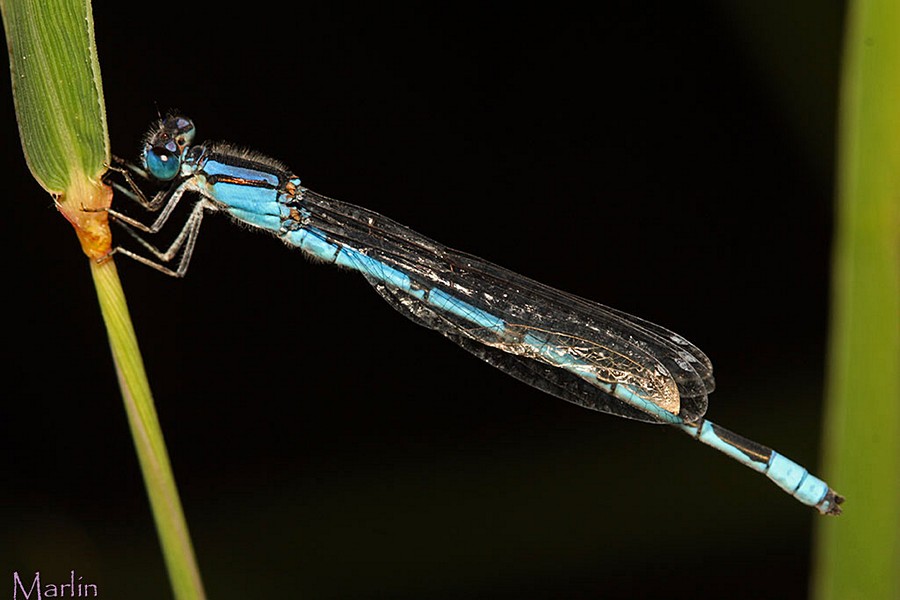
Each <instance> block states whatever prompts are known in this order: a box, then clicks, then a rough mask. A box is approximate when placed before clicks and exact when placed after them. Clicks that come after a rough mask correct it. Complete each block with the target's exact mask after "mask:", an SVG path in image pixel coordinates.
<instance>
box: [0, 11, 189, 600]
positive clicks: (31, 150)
mask: <svg viewBox="0 0 900 600" xmlns="http://www.w3.org/2000/svg"><path fill="white" fill-rule="evenodd" d="M0 10H2V13H3V25H4V29H5V31H6V40H7V45H8V48H9V57H10V59H9V60H10V74H11V76H12V88H13V100H14V102H15V106H16V118H17V121H18V123H19V136H20V138H21V141H22V148H23V151H24V153H25V160H26V162H27V163H28V168H29V169H30V170H31V173H32V175H34V177H35V179H37V181H38V183H40V184H41V186H42V187H43V188H44V189H45V190H47V191H48V192H50V193H51V194H52V195H53V197H54V199H55V200H56V205H57V208H58V209H59V211H60V212H61V213H62V214H63V216H64V217H65V218H66V219H68V220H69V222H70V223H72V225H73V226H74V227H75V231H76V233H77V235H78V238H79V241H80V242H81V247H82V250H83V251H84V253H85V254H86V255H87V256H88V257H89V259H90V266H91V275H92V276H93V279H94V285H95V287H96V289H97V297H98V299H99V302H100V308H101V312H102V314H103V320H104V323H105V324H106V330H107V334H108V336H109V343H110V348H111V350H112V355H113V362H114V364H115V367H116V373H117V376H118V379H119V385H120V387H121V389H122V396H123V398H124V401H125V410H126V413H127V415H128V423H129V425H130V427H131V435H132V438H133V439H134V445H135V448H136V450H137V454H138V459H139V461H140V465H141V469H142V471H143V475H144V483H145V485H146V486H147V493H148V495H149V497H150V504H151V507H152V509H153V516H154V519H155V521H156V528H157V532H158V534H159V538H160V542H161V545H162V549H163V555H164V556H165V560H166V566H167V567H168V570H169V577H170V579H171V583H172V587H173V589H174V592H175V597H176V598H178V599H180V600H188V599H196V598H203V597H204V593H203V585H202V582H201V581H200V573H199V570H198V569H197V564H196V560H195V558H194V551H193V548H192V546H191V540H190V536H189V534H188V529H187V524H186V523H185V520H184V514H183V511H182V508H181V501H180V500H179V498H178V491H177V489H176V487H175V479H174V477H173V475H172V469H171V466H170V465H169V457H168V454H167V452H166V447H165V442H164V441H163V435H162V431H161V429H160V427H159V421H158V419H157V416H156V409H155V408H154V406H153V397H152V396H151V394H150V385H149V383H148V382H147V377H146V374H145V372H144V366H143V362H142V360H141V355H140V351H139V350H138V345H137V339H136V338H135V335H134V329H133V327H132V325H131V319H130V317H129V315H128V307H127V305H126V303H125V296H124V294H123V292H122V286H121V284H120V282H119V277H118V274H117V272H116V267H115V263H113V261H112V260H111V259H107V260H99V259H103V258H104V257H106V255H107V254H108V252H109V250H110V248H111V247H112V240H111V236H110V231H109V226H108V222H107V215H106V212H104V211H105V209H106V208H108V207H109V204H110V201H111V200H112V190H111V189H110V188H109V187H108V186H106V185H105V184H104V183H103V182H102V180H101V177H102V176H103V173H104V172H105V170H106V164H108V162H109V139H108V136H107V130H106V112H105V106H104V103H103V88H102V85H101V80H100V66H99V62H98V60H97V49H96V45H95V42H94V23H93V19H92V16H91V7H90V3H89V2H88V1H87V0H0ZM85 209H87V210H85ZM34 227H35V235H40V229H39V228H38V227H37V224H34ZM98 261H99V262H98Z"/></svg>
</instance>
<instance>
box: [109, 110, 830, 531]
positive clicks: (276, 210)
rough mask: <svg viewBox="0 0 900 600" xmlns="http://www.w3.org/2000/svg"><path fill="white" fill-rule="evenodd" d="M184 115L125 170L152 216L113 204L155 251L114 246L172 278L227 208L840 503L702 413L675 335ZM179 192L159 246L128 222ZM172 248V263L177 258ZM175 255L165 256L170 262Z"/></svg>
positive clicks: (440, 321)
mask: <svg viewBox="0 0 900 600" xmlns="http://www.w3.org/2000/svg"><path fill="white" fill-rule="evenodd" d="M194 133H195V130H194V124H193V122H192V121H191V120H190V119H187V118H186V117H183V116H180V115H171V116H168V117H166V118H164V119H162V120H161V121H160V122H159V123H158V124H156V125H155V126H154V127H153V128H152V129H151V131H150V132H149V134H148V135H147V137H146V140H145V144H144V149H143V153H142V156H141V163H142V165H141V166H140V167H138V166H130V167H129V168H130V170H131V171H133V172H135V173H138V174H140V175H141V176H143V177H145V178H147V179H151V180H156V181H158V182H171V183H170V185H169V187H168V188H167V189H166V190H164V191H162V192H160V193H158V194H156V195H155V196H154V197H153V198H152V199H148V198H147V197H146V196H145V195H144V194H143V193H142V192H141V191H140V188H139V186H137V185H136V184H135V182H134V180H133V179H132V178H131V176H130V175H129V173H128V170H125V169H120V172H122V173H123V174H124V175H125V177H126V179H127V181H128V183H129V185H130V188H131V192H128V191H127V190H125V189H124V188H122V187H121V186H117V187H119V188H120V189H122V190H123V191H126V193H128V195H129V196H131V197H133V198H135V199H137V200H138V201H139V202H140V203H141V204H142V205H144V206H145V207H146V208H147V209H149V210H151V211H159V215H158V217H157V218H156V220H155V221H154V222H153V223H152V224H151V225H145V224H142V223H141V222H140V221H138V220H135V219H133V218H131V217H127V216H125V215H122V214H121V213H119V212H115V211H110V216H112V217H113V218H115V219H116V220H118V221H119V222H120V223H122V224H123V225H124V226H125V228H126V230H127V231H128V232H129V233H130V234H131V235H132V236H133V237H134V238H135V239H137V240H138V241H139V242H140V243H141V245H142V246H143V247H144V248H145V249H146V250H147V251H148V252H149V253H150V255H152V258H148V257H146V256H143V255H140V254H136V253H134V252H132V251H129V250H126V249H123V248H121V247H119V248H116V249H115V250H113V251H112V252H114V253H115V252H117V253H120V254H123V255H125V256H128V257H131V258H133V259H135V260H137V261H139V262H142V263H144V264H146V265H148V266H151V267H153V268H155V269H157V270H159V271H161V272H163V273H166V274H168V275H173V276H176V277H181V276H183V275H184V274H185V272H186V271H187V268H188V265H189V263H190V259H191V254H192V252H193V249H194V244H195V242H196V240H197V234H198V232H199V230H200V224H201V222H202V220H203V215H204V214H205V213H206V212H207V211H208V212H225V213H227V214H228V215H229V216H231V217H232V218H233V219H235V220H237V221H240V222H242V223H245V224H247V225H250V226H253V227H256V228H259V229H263V230H265V231H268V232H269V233H271V234H273V235H275V236H276V237H278V238H279V239H281V240H282V241H283V242H284V243H286V244H287V245H289V246H292V247H296V248H300V249H301V250H302V251H303V252H304V253H305V254H307V255H308V256H310V257H313V258H315V259H318V260H321V261H324V262H326V263H332V264H336V265H338V266H341V267H345V268H348V269H350V270H352V271H356V272H358V273H360V274H361V275H362V276H363V277H365V278H366V280H367V281H368V282H369V283H370V284H371V285H372V287H373V288H375V291H376V292H377V293H378V294H379V295H381V297H382V298H384V299H385V300H386V301H387V302H388V303H389V304H390V305H391V306H393V307H394V308H395V309H396V310H397V311H399V312H400V313H401V314H403V315H405V316H406V317H407V318H409V319H411V320H412V321H413V322H415V323H418V324H419V325H422V326H424V327H427V328H429V329H434V330H435V331H437V332H439V333H441V334H442V335H444V336H445V337H446V338H448V339H450V340H451V341H453V342H455V343H456V344H458V345H460V346H462V347H463V348H465V349H466V350H468V351H469V352H471V353H472V354H474V355H475V356H477V357H479V358H481V359H482V360H484V361H486V362H488V363H489V364H491V365H493V366H495V367H497V368H498V369H500V370H502V371H504V372H506V373H508V374H510V375H512V376H513V377H516V378H517V379H520V380H521V381H524V382H525V383H527V384H529V385H531V386H534V387H536V388H538V389H540V390H542V391H544V392H547V393H549V394H552V395H554V396H557V397H558V398H562V399H563V400H567V401H569V402H572V403H574V404H578V405H579V406H583V407H586V408H590V409H593V410H597V411H600V412H606V413H611V414H614V415H618V416H620V417H627V418H630V419H637V420H639V421H644V422H648V423H657V424H665V425H672V426H675V427H678V428H679V429H681V430H682V431H684V432H685V433H687V434H688V435H690V436H692V437H694V438H695V439H697V440H699V441H701V442H703V443H704V444H707V445H709V446H712V447H713V448H715V449H717V450H719V451H720V452H723V453H724V454H727V455H728V456H730V457H732V458H734V459H735V460H737V461H738V462H740V463H742V464H744V465H746V466H748V467H750V468H751V469H754V470H756V471H759V472H761V473H765V474H766V476H767V477H769V479H771V480H772V481H774V482H775V483H776V484H778V486H780V487H781V488H782V489H784V490H785V491H786V492H788V493H789V494H790V495H792V496H793V497H794V498H796V499H797V500H799V501H800V502H802V503H804V504H807V505H809V506H813V507H815V508H816V509H818V510H819V512H821V513H823V514H840V512H841V509H840V506H839V505H840V504H841V502H842V501H843V498H842V497H841V496H840V495H838V494H837V493H835V492H834V491H833V490H831V489H830V488H829V487H828V485H827V484H826V483H825V482H824V481H822V480H820V479H818V478H816V477H814V476H812V475H810V474H809V472H808V471H807V470H806V469H805V468H804V467H802V466H800V465H799V464H797V463H795V462H793V461H792V460H790V459H788V458H786V457H784V456H782V455H780V454H778V453H777V452H775V451H773V450H771V449H770V448H767V447H765V446H763V445H761V444H757V443H756V442H753V441H750V440H748V439H746V438H744V437H742V436H739V435H737V434H735V433H733V432H731V431H728V430H727V429H724V428H722V427H720V426H718V425H716V424H714V423H712V422H710V421H708V420H706V419H705V418H704V414H705V413H706V408H707V395H708V394H709V393H710V392H712V391H713V389H714V386H715V384H714V381H713V374H712V364H711V363H710V361H709V359H708V358H707V357H706V355H705V354H704V353H703V352H701V351H700V350H699V349H698V348H697V347H696V346H694V345H693V344H691V343H690V342H688V341H687V340H686V339H684V338H683V337H681V336H679V335H677V334H675V333H672V332H671V331H668V330H667V329H664V328H663V327H660V326H659V325H654V324H653V323H650V322H648V321H645V320H643V319H639V318H637V317H633V316H631V315H628V314H625V313H623V312H621V311H618V310H615V309H612V308H608V307H606V306H602V305H600V304H597V303H594V302H591V301H589V300H585V299H583V298H579V297H577V296H573V295H571V294H567V293H565V292H561V291H559V290H556V289H553V288H551V287H548V286H546V285H543V284H541V283H538V282H536V281H534V280H531V279H528V278H527V277H523V276H522V275H518V274H516V273H513V272H511V271H509V270H507V269H504V268H502V267H499V266H497V265H494V264H492V263H490V262H488V261H486V260H483V259H480V258H478V257H476V256H472V255H470V254H465V253H463V252H459V251H457V250H453V249H451V248H448V247H446V246H443V245H441V244H439V243H437V242H435V241H433V240H431V239H429V238H427V237H425V236H423V235H421V234H419V233H416V232H415V231H413V230H412V229H410V228H408V227H405V226H403V225H401V224H399V223H396V222H394V221H392V220H390V219H388V218H386V217H383V216H382V215H380V214H378V213H375V212H373V211H371V210H367V209H365V208H362V207H359V206H355V205H353V204H348V203H346V202H341V201H338V200H333V199H331V198H327V197H325V196H321V195H319V194H317V193H315V192H313V191H311V190H308V189H306V188H304V187H302V186H301V185H300V180H299V179H298V178H297V177H296V176H295V175H293V174H292V173H291V172H290V171H289V170H288V169H287V168H286V167H284V166H283V165H282V164H280V163H278V162H276V161H274V160H272V159H269V158H266V157H264V156H261V155H259V154H256V153H253V152H247V151H243V150H238V149H236V148H235V147H234V146H231V145H229V144H225V143H203V144H196V145H194V144H193V140H194ZM187 193H193V194H194V195H196V198H197V199H196V202H195V204H194V205H193V208H192V210H191V212H190V216H189V217H188V218H187V221H186V222H185V224H184V226H183V228H182V229H181V230H180V232H179V234H178V235H177V237H176V238H175V240H174V241H173V242H172V244H171V245H170V246H169V247H168V248H167V249H166V250H159V249H157V248H156V247H155V246H154V245H153V244H151V243H150V242H148V241H147V240H146V239H144V237H142V236H141V235H140V234H139V233H137V232H136V230H139V231H142V232H144V233H149V234H155V233H157V232H159V231H160V229H161V228H162V227H163V225H164V224H165V223H166V221H167V220H168V219H169V217H170V216H171V215H172V211H173V209H174V208H175V207H176V205H177V204H178V202H179V201H180V200H181V199H182V197H183V196H184V195H185V194H187ZM176 258H177V259H178V260H177V261H175V259H176ZM170 265H171V266H170Z"/></svg>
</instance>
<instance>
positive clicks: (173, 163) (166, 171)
mask: <svg viewBox="0 0 900 600" xmlns="http://www.w3.org/2000/svg"><path fill="white" fill-rule="evenodd" d="M144 166H145V167H146V168H147V171H149V173H150V175H152V176H153V177H155V178H156V179H159V180H160V181H169V180H171V179H174V178H175V176H176V175H178V171H180V170H181V159H180V158H179V156H178V154H176V153H175V152H172V151H171V150H167V149H166V148H164V147H162V146H154V147H150V148H148V149H147V151H146V152H145V153H144Z"/></svg>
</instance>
